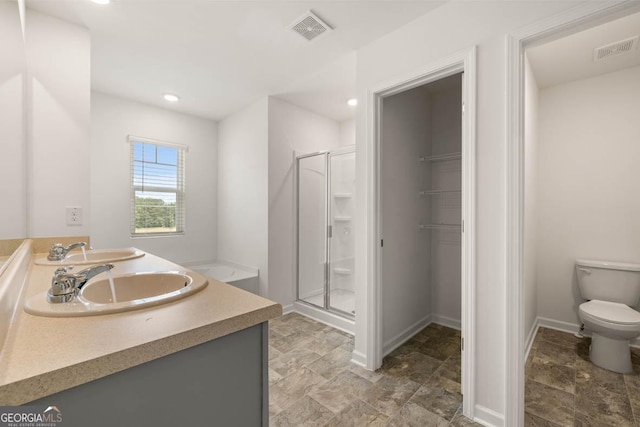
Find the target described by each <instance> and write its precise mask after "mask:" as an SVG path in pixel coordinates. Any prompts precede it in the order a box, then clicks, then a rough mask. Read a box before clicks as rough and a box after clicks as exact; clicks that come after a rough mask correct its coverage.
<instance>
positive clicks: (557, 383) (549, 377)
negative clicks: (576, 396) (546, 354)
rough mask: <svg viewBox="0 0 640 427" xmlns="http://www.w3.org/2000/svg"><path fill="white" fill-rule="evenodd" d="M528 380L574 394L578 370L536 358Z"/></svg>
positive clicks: (528, 374)
mask: <svg viewBox="0 0 640 427" xmlns="http://www.w3.org/2000/svg"><path fill="white" fill-rule="evenodd" d="M537 354H538V353H537V352H536V355H537ZM527 378H528V379H531V380H532V381H536V382H539V383H542V384H546V385H548V386H550V387H553V388H557V389H558V390H563V391H566V392H568V393H572V394H573V392H574V390H575V378H576V370H575V369H574V368H569V367H567V366H564V365H558V364H556V363H553V362H549V361H543V360H541V359H538V358H537V356H536V357H535V358H534V359H533V363H532V364H531V367H530V369H529V372H528V373H527Z"/></svg>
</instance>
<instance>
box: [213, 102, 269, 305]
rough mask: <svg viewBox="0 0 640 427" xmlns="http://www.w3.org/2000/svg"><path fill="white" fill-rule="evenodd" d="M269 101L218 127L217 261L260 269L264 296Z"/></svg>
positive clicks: (266, 266)
mask: <svg viewBox="0 0 640 427" xmlns="http://www.w3.org/2000/svg"><path fill="white" fill-rule="evenodd" d="M268 107H269V100H268V98H263V99H261V100H259V101H258V102H256V103H255V104H253V105H251V106H249V107H247V108H245V109H243V110H241V111H239V112H237V113H235V114H232V115H231V116H229V117H227V118H226V119H224V120H223V121H221V122H220V123H219V124H218V202H217V213H218V258H219V259H221V260H226V261H231V262H235V263H238V264H243V265H248V266H251V267H257V268H259V269H260V295H263V296H266V295H267V293H268V289H267V283H268V278H269V273H268V261H267V260H268V255H267V251H268V243H267V242H268V230H269V224H268V218H269V216H268V200H269V197H268V196H269V186H268V159H269V153H268V142H269V141H268V138H269V135H268V127H269V124H268Z"/></svg>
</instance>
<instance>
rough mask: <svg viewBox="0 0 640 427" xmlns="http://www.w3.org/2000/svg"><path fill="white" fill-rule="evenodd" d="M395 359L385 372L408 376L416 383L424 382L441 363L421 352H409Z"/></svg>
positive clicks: (400, 376)
mask: <svg viewBox="0 0 640 427" xmlns="http://www.w3.org/2000/svg"><path fill="white" fill-rule="evenodd" d="M395 359H396V361H395V363H393V364H392V365H391V366H390V367H389V368H388V369H386V370H385V371H386V373H387V374H388V375H392V376H394V377H399V378H403V377H404V378H408V379H410V380H411V381H415V382H417V383H424V382H425V381H427V380H428V379H429V377H431V375H432V374H433V373H434V372H435V371H436V370H437V369H438V368H439V367H440V366H441V365H442V362H441V361H440V360H437V359H434V358H432V357H429V356H427V355H425V354H422V353H417V352H413V353H409V354H405V355H402V356H398V357H395Z"/></svg>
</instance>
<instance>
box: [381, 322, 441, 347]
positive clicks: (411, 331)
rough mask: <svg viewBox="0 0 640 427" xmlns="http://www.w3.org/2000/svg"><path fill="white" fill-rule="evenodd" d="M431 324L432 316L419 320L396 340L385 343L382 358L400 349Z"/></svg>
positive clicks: (392, 339) (397, 336) (395, 338)
mask: <svg viewBox="0 0 640 427" xmlns="http://www.w3.org/2000/svg"><path fill="white" fill-rule="evenodd" d="M429 323H431V315H430V314H428V315H427V316H425V317H423V318H422V319H420V320H418V321H417V322H416V323H414V324H413V325H411V326H409V327H408V328H407V329H405V330H404V331H402V332H400V333H399V334H398V335H396V336H395V337H394V338H391V339H390V340H389V341H387V342H386V343H384V344H383V346H382V357H384V356H386V355H387V354H389V353H391V352H392V351H393V350H395V349H396V348H398V347H400V346H401V345H402V344H404V343H405V342H407V341H408V340H409V338H411V337H412V336H414V335H415V334H417V333H418V332H420V331H421V330H422V329H424V328H425V327H426V326H427V325H429Z"/></svg>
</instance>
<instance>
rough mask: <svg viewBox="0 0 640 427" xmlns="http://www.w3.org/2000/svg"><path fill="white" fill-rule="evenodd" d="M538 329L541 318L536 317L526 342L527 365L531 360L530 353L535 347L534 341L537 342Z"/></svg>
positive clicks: (525, 356) (525, 359)
mask: <svg viewBox="0 0 640 427" xmlns="http://www.w3.org/2000/svg"><path fill="white" fill-rule="evenodd" d="M538 328H540V318H538V317H536V320H534V321H533V325H532V326H531V330H530V331H529V335H528V336H527V340H526V341H525V342H524V348H525V351H524V361H525V363H526V362H527V360H528V359H529V353H530V352H531V347H532V346H533V340H535V338H536V334H537V333H538Z"/></svg>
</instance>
